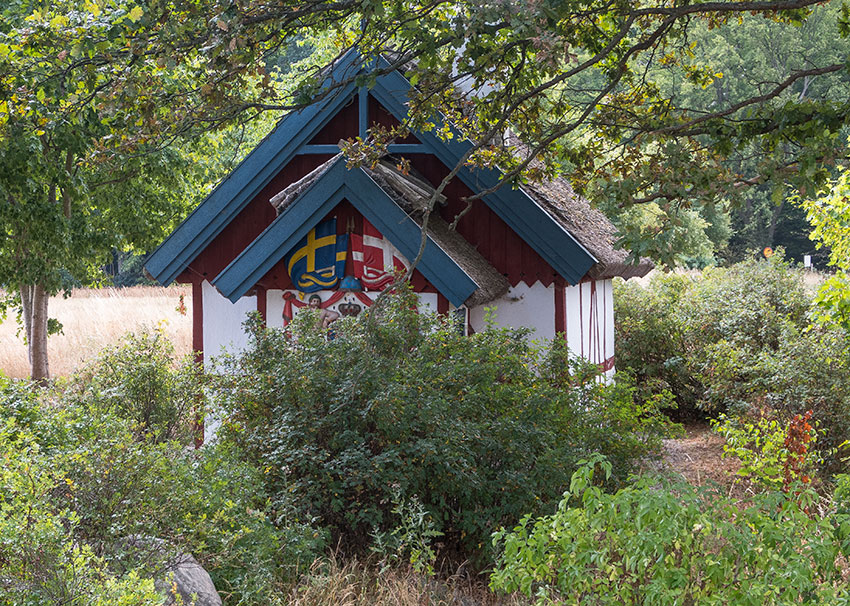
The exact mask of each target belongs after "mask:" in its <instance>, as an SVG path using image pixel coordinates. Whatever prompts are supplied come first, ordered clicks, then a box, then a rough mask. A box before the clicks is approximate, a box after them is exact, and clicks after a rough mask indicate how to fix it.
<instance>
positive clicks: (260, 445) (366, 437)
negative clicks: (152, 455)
mask: <svg viewBox="0 0 850 606" xmlns="http://www.w3.org/2000/svg"><path fill="white" fill-rule="evenodd" d="M249 328H250V330H251V332H252V334H253V345H252V346H251V347H250V348H249V349H248V350H247V351H246V352H245V353H244V355H243V356H242V357H240V358H239V359H237V360H234V361H233V363H232V364H233V366H232V368H231V372H232V376H233V377H234V378H233V379H232V383H230V384H228V385H227V386H226V387H225V388H224V389H223V395H222V398H223V401H224V405H225V408H226V409H227V411H228V416H227V419H226V421H225V423H224V427H223V435H224V436H225V437H226V439H227V440H232V441H234V442H236V443H238V444H239V445H240V446H241V447H242V448H244V449H245V450H246V451H248V452H250V453H251V455H252V457H253V458H254V460H255V461H256V464H257V465H258V467H260V468H262V469H263V470H264V471H265V472H267V473H266V474H265V478H266V480H267V485H268V487H269V490H270V491H271V493H272V494H273V495H277V496H276V497H274V496H273V502H276V501H274V499H281V498H284V497H285V498H287V499H288V498H289V497H290V496H293V497H294V498H295V499H296V500H297V505H298V508H299V510H300V511H302V512H303V515H305V516H306V517H307V518H308V519H316V520H318V521H319V522H320V523H321V524H322V525H324V526H326V527H327V528H328V529H330V531H331V533H332V537H333V540H334V541H335V542H336V541H337V540H342V541H343V543H344V545H346V546H348V547H353V548H356V549H361V550H363V549H365V548H366V546H367V545H368V543H369V541H370V536H371V535H372V534H373V533H374V532H385V533H386V532H389V531H391V530H392V529H393V528H395V527H396V526H398V524H399V519H398V516H397V515H395V514H393V511H392V509H393V498H394V496H395V497H396V501H398V500H399V499H401V500H402V501H409V500H411V499H413V498H414V496H415V498H417V499H418V500H419V502H421V503H422V505H423V507H424V509H425V511H427V513H428V515H429V516H430V517H431V519H433V521H434V530H435V531H437V532H440V533H442V543H443V544H444V546H445V549H446V550H447V552H450V553H451V552H455V553H457V552H460V553H462V554H466V555H476V554H477V555H481V553H482V552H483V551H486V549H487V545H488V543H489V541H488V537H489V535H490V533H491V532H492V530H493V529H494V528H496V527H498V526H499V525H503V524H505V523H511V522H512V521H515V520H517V519H519V517H520V516H521V515H522V514H523V513H524V512H526V511H534V512H543V511H545V510H547V508H551V507H553V506H554V504H555V502H556V501H557V499H558V498H559V496H560V494H561V492H562V491H563V489H564V487H565V485H566V481H567V479H568V478H569V474H570V473H571V472H572V470H573V469H574V466H575V462H576V461H577V460H578V459H580V458H581V457H583V456H586V454H587V453H588V452H589V451H590V450H591V449H601V450H603V451H605V452H608V453H611V455H612V457H613V458H614V460H615V461H616V463H617V472H618V474H619V475H618V478H624V477H625V475H626V474H627V473H628V471H629V470H630V469H631V468H632V466H633V464H634V463H635V462H636V460H637V459H638V458H640V457H642V456H644V455H646V454H647V453H649V452H651V451H652V450H653V448H656V447H657V446H658V445H659V439H660V435H662V433H663V432H664V431H665V430H666V424H665V422H663V421H662V420H661V416H660V415H659V414H658V411H657V410H656V405H655V402H650V403H649V404H644V403H636V402H635V401H634V397H633V396H634V390H633V388H631V387H630V386H629V385H623V384H615V385H606V384H604V383H602V382H600V381H598V380H595V379H593V378H588V379H586V380H584V381H582V382H581V383H580V384H575V385H573V387H572V388H570V389H563V388H562V387H561V384H562V381H563V376H561V378H559V379H558V378H557V377H556V376H555V374H553V373H552V372H551V365H552V360H553V358H552V356H558V355H560V354H558V353H557V352H554V353H552V354H551V355H550V357H549V358H545V359H544V358H542V357H541V355H540V354H539V352H538V351H537V350H535V349H534V348H532V347H531V346H530V345H529V343H528V341H527V339H526V335H527V333H526V332H524V331H522V330H486V331H483V332H480V333H478V334H475V335H472V336H470V337H463V336H461V335H458V334H457V331H456V330H455V329H454V327H453V326H452V325H451V324H450V323H449V322H447V321H443V320H440V319H438V318H435V317H432V316H430V315H425V314H417V313H416V312H415V311H413V301H412V300H411V299H410V298H409V296H408V295H404V294H403V295H398V296H395V297H394V298H392V299H390V301H389V302H388V303H387V305H386V307H385V308H384V310H383V312H382V315H381V317H380V319H379V320H378V321H374V322H372V323H368V322H367V321H366V320H364V319H356V320H348V319H341V320H339V321H337V322H336V323H335V324H334V330H333V333H334V334H333V338H332V339H328V338H327V336H326V335H325V334H324V333H323V332H322V331H320V330H317V329H316V328H315V318H314V317H312V316H310V315H309V314H308V313H303V312H302V313H301V314H299V315H298V316H297V317H296V321H294V322H293V323H292V325H291V326H290V330H291V332H289V333H283V332H281V331H277V330H264V329H263V328H262V327H261V325H260V322H259V321H257V320H256V319H255V320H254V321H253V322H251V323H250V326H249ZM585 374H586V373H585ZM579 376H584V375H583V374H582V373H581V372H578V369H577V374H576V377H577V378H578V377H579Z"/></svg>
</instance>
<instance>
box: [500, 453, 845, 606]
mask: <svg viewBox="0 0 850 606" xmlns="http://www.w3.org/2000/svg"><path fill="white" fill-rule="evenodd" d="M600 468H601V469H602V470H604V471H605V472H606V473H610V465H609V464H608V463H607V462H606V461H604V459H599V458H594V459H592V460H591V461H590V462H589V463H587V464H586V465H585V466H583V467H582V468H580V469H579V470H578V471H577V472H576V473H575V474H574V475H573V478H572V482H571V485H570V491H569V493H568V494H566V495H565V497H564V500H563V501H562V502H561V503H560V505H559V506H558V511H557V513H555V514H553V515H551V516H545V517H541V518H538V519H532V518H531V517H526V518H524V519H523V520H522V522H521V523H520V525H519V526H517V527H516V528H515V529H514V530H513V531H511V532H507V531H502V532H500V533H498V534H497V535H496V537H495V541H496V543H497V544H498V545H499V546H500V548H501V549H502V555H501V557H500V561H499V564H498V566H497V569H496V571H495V572H494V574H493V576H492V586H493V587H494V588H498V589H502V590H507V591H513V590H521V591H523V592H524V593H526V594H527V595H536V596H537V597H538V603H539V604H554V603H558V604H562V603H570V604H595V605H602V604H623V605H632V604H635V605H637V604H741V605H753V606H755V605H779V604H789V605H790V604H811V605H813V606H814V605H817V604H846V603H848V600H850V592H848V588H847V585H846V583H845V582H844V579H843V576H842V569H841V566H840V563H841V558H842V557H846V556H847V555H848V553H850V534H848V529H850V518H848V517H847V514H846V512H844V511H841V512H834V511H833V512H831V513H830V514H829V515H826V516H823V517H822V516H820V515H813V514H812V513H811V510H813V509H814V504H815V503H817V501H818V499H819V497H818V495H817V494H815V493H814V492H813V491H811V490H808V489H806V488H805V487H799V489H798V490H795V491H793V492H789V493H786V492H782V491H771V492H764V493H760V494H758V495H756V496H754V497H752V498H751V501H750V502H749V503H740V502H736V501H734V500H732V499H730V498H729V497H728V496H727V495H725V494H723V493H722V492H720V491H715V490H713V489H706V488H694V487H693V486H691V485H690V484H687V483H684V482H681V481H680V482H676V483H670V482H669V481H667V480H664V479H663V478H657V477H651V476H646V477H643V478H641V479H639V480H637V481H636V482H635V483H634V484H633V485H631V486H629V487H626V488H623V489H621V490H619V491H617V492H616V493H614V494H606V493H603V492H602V491H601V490H600V489H599V488H598V487H597V486H594V485H593V477H594V469H600Z"/></svg>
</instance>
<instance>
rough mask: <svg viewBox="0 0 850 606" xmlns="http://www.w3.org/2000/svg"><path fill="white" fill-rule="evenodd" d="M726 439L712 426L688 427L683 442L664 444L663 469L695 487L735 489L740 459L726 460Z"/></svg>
mask: <svg viewBox="0 0 850 606" xmlns="http://www.w3.org/2000/svg"><path fill="white" fill-rule="evenodd" d="M722 455H723V438H722V437H721V436H720V435H718V434H717V433H715V432H713V431H712V430H711V428H710V427H709V426H708V424H705V423H699V424H690V425H686V426H685V435H684V436H683V437H681V438H676V439H672V440H664V454H663V456H662V458H661V461H660V463H659V468H660V469H663V470H665V471H669V472H671V473H678V474H680V475H681V476H682V477H683V478H685V480H687V481H688V482H690V483H691V484H694V485H695V486H702V485H704V484H711V483H716V484H720V485H721V486H727V487H731V486H732V483H733V479H734V474H735V472H736V471H737V469H738V463H737V460H736V459H729V458H727V459H724V458H723V457H722Z"/></svg>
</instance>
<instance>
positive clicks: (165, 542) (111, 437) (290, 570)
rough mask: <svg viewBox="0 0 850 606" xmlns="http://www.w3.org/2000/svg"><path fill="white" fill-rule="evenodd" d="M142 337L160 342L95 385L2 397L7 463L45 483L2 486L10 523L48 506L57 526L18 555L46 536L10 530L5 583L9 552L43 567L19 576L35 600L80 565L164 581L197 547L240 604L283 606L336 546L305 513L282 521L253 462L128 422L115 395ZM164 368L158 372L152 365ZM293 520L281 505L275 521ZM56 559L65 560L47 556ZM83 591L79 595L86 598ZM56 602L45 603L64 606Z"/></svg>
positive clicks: (95, 373) (0, 542)
mask: <svg viewBox="0 0 850 606" xmlns="http://www.w3.org/2000/svg"><path fill="white" fill-rule="evenodd" d="M139 342H142V343H150V341H146V340H145V339H142V340H141V341H140V340H139V339H138V338H131V339H129V340H128V341H127V342H126V343H125V344H124V345H123V346H122V347H119V348H118V349H117V350H116V351H124V352H126V353H127V356H126V359H122V361H121V363H120V364H97V365H95V366H94V367H91V368H89V369H87V370H86V371H85V379H83V378H80V377H75V378H72V379H71V380H70V381H69V382H68V383H67V384H66V385H60V386H59V387H57V388H56V390H55V391H53V392H49V391H47V390H41V391H40V392H39V391H38V388H37V387H36V386H34V385H32V384H29V383H25V382H21V383H9V382H7V383H5V384H3V385H0V402H3V403H6V404H8V406H4V407H0V427H6V428H7V429H6V430H5V432H0V447H2V448H3V450H2V451H0V452H2V454H4V455H5V456H6V459H5V460H4V463H5V464H6V465H7V468H8V467H9V466H10V465H11V469H13V470H17V471H18V472H20V470H21V469H26V470H28V472H27V473H28V474H29V475H31V476H33V477H37V478H40V480H39V482H40V483H38V486H40V488H39V492H38V495H37V498H38V500H37V502H36V503H35V505H34V504H33V503H34V501H33V499H34V498H35V497H33V496H28V494H27V493H25V492H22V491H20V490H18V489H14V488H13V489H11V490H10V491H6V490H5V489H4V490H3V491H0V506H3V507H6V508H8V511H13V512H18V517H11V518H9V520H10V522H9V523H10V524H11V523H20V521H21V519H24V520H26V518H21V517H20V516H21V515H24V514H22V513H20V512H25V511H27V509H28V508H30V509H31V508H32V507H34V506H37V507H38V509H37V511H39V512H41V513H40V515H41V518H42V519H43V520H44V522H43V524H42V526H39V528H43V529H46V530H38V532H41V533H43V534H44V533H47V534H45V539H44V541H45V549H47V551H45V549H36V550H20V549H18V547H19V546H20V545H21V544H24V543H26V542H27V541H30V542H32V545H35V546H39V545H40V543H39V541H40V540H41V539H39V538H38V537H34V536H33V535H32V532H36V530H37V529H36V530H33V531H32V532H30V531H27V532H28V533H29V534H26V533H25V534H23V535H21V536H22V537H24V538H21V539H20V541H15V542H13V543H9V542H6V543H4V541H6V539H7V538H8V537H7V535H5V534H3V533H0V584H2V582H3V579H5V578H6V577H7V576H8V575H7V571H4V570H2V567H3V566H4V564H3V562H4V559H3V558H4V557H6V553H5V552H4V549H6V546H9V545H11V547H8V548H9V549H10V550H13V551H15V550H17V551H16V553H17V559H16V560H15V559H13V560H12V561H13V562H17V563H16V564H15V566H17V567H18V568H19V569H20V570H22V571H24V572H26V571H28V570H29V571H35V570H38V571H41V572H40V576H38V577H32V578H29V577H28V578H26V579H25V580H24V581H20V582H17V581H16V583H17V585H15V586H16V587H18V586H20V587H26V588H28V589H27V591H30V592H32V593H33V595H36V594H38V592H43V591H53V589H52V587H53V584H54V581H55V580H56V579H61V578H64V577H62V575H64V574H66V572H67V570H71V569H73V570H72V571H77V572H76V573H75V574H80V575H84V576H85V575H89V576H91V575H95V576H97V575H101V576H102V577H103V578H104V579H106V580H105V581H104V582H106V581H108V582H109V583H111V585H110V587H113V589H115V588H119V585H120V583H124V582H125V580H126V579H131V578H135V579H139V582H140V583H141V582H142V581H144V580H145V579H152V578H162V577H163V567H164V566H166V565H167V564H168V561H169V560H170V558H171V557H172V556H173V555H175V554H176V553H179V552H190V553H192V554H193V555H195V557H196V558H197V559H198V560H199V561H200V562H201V564H202V565H203V566H204V567H205V568H206V569H207V571H208V572H209V573H210V575H211V576H212V578H213V581H214V582H215V584H216V587H217V588H218V589H219V591H220V593H221V594H222V596H223V597H224V598H225V599H226V600H227V603H228V604H252V605H254V604H274V603H277V600H278V594H279V593H280V586H281V584H282V583H284V582H286V581H288V580H289V578H291V577H292V576H294V575H295V574H296V571H297V570H298V569H299V568H304V567H306V566H307V565H308V564H309V563H310V562H312V560H313V559H314V558H315V557H316V556H317V555H318V553H319V550H320V549H321V548H322V547H323V546H324V542H323V538H324V537H323V535H322V534H321V533H320V532H319V531H317V530H316V529H314V528H313V527H311V526H310V525H309V524H307V523H305V522H300V521H298V520H297V519H295V517H294V516H293V517H291V518H286V517H281V518H279V519H276V520H275V519H273V518H271V517H270V509H269V502H268V496H267V493H266V492H265V490H264V486H263V474H262V472H261V470H258V469H256V468H254V467H252V466H251V465H249V464H248V463H246V462H245V460H244V457H242V456H241V455H240V453H239V452H238V451H237V450H235V448H234V446H233V445H232V444H217V445H214V446H209V447H205V448H204V449H202V450H197V451H196V450H192V449H187V448H186V446H185V444H184V443H181V442H178V441H174V440H162V439H161V438H160V437H159V436H161V435H163V434H158V436H157V437H156V438H154V439H150V438H151V435H152V434H151V432H156V431H159V430H160V429H161V427H162V426H161V425H158V424H155V423H153V422H151V424H150V425H148V426H147V429H148V430H149V431H144V432H140V431H139V424H138V421H137V419H135V418H134V419H127V418H123V417H121V416H119V413H121V412H125V411H126V410H127V408H126V407H124V406H123V404H126V402H127V401H128V400H125V399H123V397H122V398H118V396H115V399H113V398H112V396H114V395H115V394H116V393H120V394H127V393H129V391H125V390H124V388H125V387H126V386H132V385H138V384H137V383H134V381H135V380H136V379H137V378H138V376H139V373H137V372H136V369H135V367H134V364H133V362H132V360H131V359H130V358H131V356H130V355H129V352H130V349H129V348H130V347H131V345H132V344H133V343H139ZM152 361H155V362H156V364H157V368H151V364H152V363H153V362H152ZM139 365H140V366H141V367H142V368H143V370H144V372H145V373H148V376H150V377H168V376H169V373H179V372H181V371H180V370H175V369H174V367H173V360H172V359H171V358H170V357H169V356H159V355H157V356H152V357H149V358H147V359H142V360H139ZM192 372H194V371H192ZM88 380H90V381H91V383H90V384H88V385H85V381H88ZM110 386H119V388H116V389H115V390H114V391H111V390H112V387H110ZM101 390H103V391H106V392H107V394H108V396H109V397H107V396H104V395H103V392H102V391H101ZM36 393H39V394H40V396H39V397H36V395H34V394H36ZM157 397H161V398H165V397H167V396H165V395H162V394H160V395H159V396H157ZM116 401H117V402H119V403H120V404H121V405H116ZM151 418H152V419H153V418H155V417H151ZM3 424H5V425H3ZM140 438H144V439H140ZM21 440H26V444H27V447H23V446H21V445H20V444H21V442H20V441H21ZM10 461H11V463H10ZM23 478H26V474H24V476H23ZM22 481H23V480H22ZM4 486H9V484H8V483H7V484H4ZM282 502H283V501H282V500H280V499H279V500H278V503H282ZM290 509H291V508H290ZM281 513H282V508H281V507H280V506H279V507H278V508H277V510H276V512H275V514H276V515H281ZM274 522H276V523H274ZM2 523H3V522H0V524H2ZM25 527H26V524H24V528H25ZM48 531H49V533H48ZM50 533H52V534H50ZM9 536H14V535H9ZM10 540H12V539H10ZM45 553H48V554H50V553H52V554H54V555H51V556H50V559H49V560H45V559H44V557H46V556H45V555H44V554H45ZM104 571H108V573H107V572H104ZM21 574H23V573H21ZM16 578H22V577H21V576H20V574H19V575H18V577H16ZM80 578H83V577H80ZM85 578H88V576H85ZM110 579H111V580H110ZM57 582H58V581H57ZM63 582H64V581H63ZM68 582H69V583H70V581H68ZM127 582H128V583H129V581H127ZM144 582H145V583H146V582H147V581H144ZM115 583H119V585H115ZM140 587H142V589H144V588H146V587H147V585H144V584H143V585H140ZM71 589H73V588H71ZM71 589H69V591H71ZM22 591H23V590H22ZM73 591H76V589H73ZM73 591H71V593H70V594H69V595H77V594H76V593H73ZM104 591H105V590H104ZM110 591H112V590H110ZM115 591H118V589H115ZM127 591H130V586H129V585H128V586H127ZM51 595H52V594H51ZM81 595H82V594H81ZM116 595H117V594H116ZM128 595H129V594H128ZM74 599H79V600H82V602H80V603H97V601H96V600H94V599H92V600H88V599H87V598H86V599H83V598H74ZM51 600H53V598H50V599H47V598H45V600H44V601H42V602H38V603H44V604H52V603H57V604H58V603H64V602H61V601H58V602H56V601H51ZM13 603H27V602H25V601H24V602H13ZM104 603H123V602H120V601H115V602H109V601H107V602H104ZM126 603H127V604H136V603H139V604H142V603H143V602H133V601H128V602H126ZM144 603H147V602H144ZM156 603H157V604H159V603H161V599H160V598H159V597H157V600H156Z"/></svg>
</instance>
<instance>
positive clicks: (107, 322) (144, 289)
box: [0, 286, 192, 378]
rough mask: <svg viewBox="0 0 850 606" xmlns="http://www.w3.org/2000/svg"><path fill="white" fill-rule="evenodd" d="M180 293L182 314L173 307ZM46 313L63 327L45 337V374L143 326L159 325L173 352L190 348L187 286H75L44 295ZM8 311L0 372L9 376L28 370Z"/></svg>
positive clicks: (65, 368) (1, 331) (64, 369)
mask: <svg viewBox="0 0 850 606" xmlns="http://www.w3.org/2000/svg"><path fill="white" fill-rule="evenodd" d="M181 294H182V295H183V296H184V303H185V307H186V314H185V315H182V314H180V313H179V312H178V310H177V308H178V306H179V304H180V295H181ZM49 313H50V317H51V318H56V319H57V320H59V321H60V322H61V323H62V325H63V327H64V328H63V333H64V334H58V335H53V336H51V337H50V338H49V339H48V343H47V349H48V356H49V360H50V374H51V376H54V377H56V376H64V375H68V374H71V373H72V372H74V370H76V369H77V368H79V367H80V366H81V365H82V364H84V363H85V362H86V361H88V360H89V359H91V358H92V357H93V356H95V355H96V354H97V353H98V352H99V351H100V350H101V349H103V348H104V347H106V346H108V345H113V344H115V343H117V342H118V341H119V340H120V339H121V337H122V335H125V334H126V333H128V332H136V331H138V330H140V329H142V328H143V327H149V328H153V327H157V326H159V325H162V326H163V327H164V330H165V332H166V334H167V335H168V336H169V337H170V339H171V341H172V343H174V347H175V350H176V352H177V354H178V355H183V354H186V353H189V352H190V351H191V349H192V289H191V287H184V286H171V287H169V288H160V287H151V286H135V287H132V288H101V289H85V288H82V289H78V290H74V291H73V293H72V295H71V296H70V297H69V298H67V299H64V298H62V297H61V296H59V297H54V298H51V299H50V305H49ZM17 333H18V324H17V322H16V320H15V317H14V315H13V314H11V313H10V314H9V316H7V317H6V319H5V320H4V321H3V322H2V323H0V372H2V373H4V374H5V375H7V376H9V377H15V378H22V377H27V376H29V363H28V361H27V348H26V345H25V344H24V340H23V331H21V334H20V335H18V334H17Z"/></svg>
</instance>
